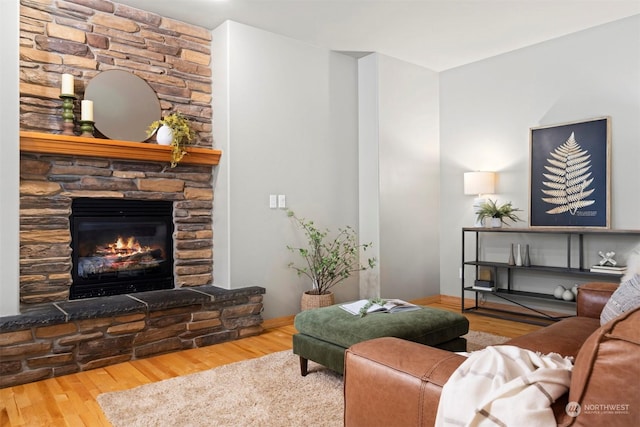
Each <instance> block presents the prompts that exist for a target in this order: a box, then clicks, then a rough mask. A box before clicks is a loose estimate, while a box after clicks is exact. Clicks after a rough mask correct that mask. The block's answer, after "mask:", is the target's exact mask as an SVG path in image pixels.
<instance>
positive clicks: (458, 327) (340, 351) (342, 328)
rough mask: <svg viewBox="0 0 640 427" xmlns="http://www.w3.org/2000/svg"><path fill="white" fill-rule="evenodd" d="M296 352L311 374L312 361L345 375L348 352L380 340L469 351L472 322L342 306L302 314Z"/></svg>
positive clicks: (434, 313) (432, 312) (435, 313)
mask: <svg viewBox="0 0 640 427" xmlns="http://www.w3.org/2000/svg"><path fill="white" fill-rule="evenodd" d="M293 324H294V326H295V328H296V329H297V330H298V333H297V334H295V335H294V336H293V352H294V354H297V355H298V356H300V370H301V373H302V375H303V376H304V375H306V374H307V361H308V360H312V361H314V362H317V363H319V364H321V365H324V366H326V367H327V368H329V369H331V370H332V371H335V372H338V373H340V374H342V373H343V372H344V351H345V349H347V348H348V347H350V346H352V345H353V344H356V343H359V342H361V341H366V340H370V339H373V338H380V337H396V338H402V339H405V340H409V341H415V342H417V343H421V344H426V345H429V346H432V347H438V348H442V349H445V350H451V351H466V349H467V340H465V339H464V338H461V335H464V334H466V333H467V332H469V321H468V320H467V319H466V318H465V317H464V316H462V315H461V314H458V313H453V312H451V311H446V310H439V309H436V308H430V307H423V308H421V309H419V310H414V311H405V312H399V313H369V314H367V315H366V316H364V317H360V316H357V315H355V316H354V315H353V314H350V313H348V312H346V311H345V310H343V309H341V308H340V304H336V305H332V306H330V307H323V308H317V309H313V310H306V311H303V312H301V313H298V314H297V315H296V317H295V319H294V322H293Z"/></svg>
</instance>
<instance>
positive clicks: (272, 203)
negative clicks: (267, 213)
mask: <svg viewBox="0 0 640 427" xmlns="http://www.w3.org/2000/svg"><path fill="white" fill-rule="evenodd" d="M277 207H278V199H277V197H276V195H275V194H269V208H270V209H275V208H277Z"/></svg>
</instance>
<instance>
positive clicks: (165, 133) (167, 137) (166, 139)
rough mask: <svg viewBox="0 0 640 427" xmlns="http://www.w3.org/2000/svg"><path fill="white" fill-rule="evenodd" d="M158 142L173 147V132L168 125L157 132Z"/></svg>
mask: <svg viewBox="0 0 640 427" xmlns="http://www.w3.org/2000/svg"><path fill="white" fill-rule="evenodd" d="M156 141H157V142H158V144H160V145H171V141H173V130H172V129H171V128H170V127H169V126H167V125H162V126H160V127H159V128H158V131H157V132H156Z"/></svg>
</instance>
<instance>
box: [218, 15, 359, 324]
mask: <svg viewBox="0 0 640 427" xmlns="http://www.w3.org/2000/svg"><path fill="white" fill-rule="evenodd" d="M213 40H214V46H213V64H214V66H213V69H214V76H213V77H214V78H213V95H214V99H215V102H214V112H213V114H214V117H213V123H214V125H213V129H214V141H215V146H216V147H217V148H221V149H222V150H223V154H222V158H221V165H220V167H219V170H218V172H217V177H216V187H215V200H214V226H215V230H214V276H215V278H214V283H215V284H216V285H217V286H221V287H229V288H239V287H243V286H249V285H256V286H263V287H265V288H266V295H265V300H264V302H265V311H264V314H263V315H264V317H265V318H273V317H280V316H285V315H290V314H294V313H297V312H298V311H299V309H300V295H301V293H302V292H303V291H304V290H307V289H309V287H310V283H308V281H307V280H305V278H303V277H298V276H297V275H296V274H295V271H293V270H291V269H289V268H287V264H288V263H289V262H290V261H297V260H298V258H296V256H295V255H294V254H291V253H290V252H289V251H287V249H286V245H287V244H289V245H294V246H295V245H300V244H303V243H304V242H303V241H302V240H301V237H302V234H301V233H300V231H299V230H298V229H296V228H295V226H294V224H293V222H292V221H291V219H289V218H287V216H286V215H285V211H284V210H281V209H269V205H268V201H269V195H270V194H284V195H286V197H287V205H288V207H290V208H291V209H292V210H294V211H295V212H296V214H298V215H299V216H302V217H307V218H309V219H313V220H314V221H315V222H316V224H317V225H318V226H320V227H323V228H324V227H326V228H330V229H331V230H334V231H335V230H337V228H338V227H342V226H345V225H350V226H352V227H354V228H356V229H357V228H358V187H357V185H358V184H357V182H358V178H357V176H358V158H357V152H358V147H357V83H356V81H357V63H356V60H355V59H354V58H352V57H349V56H346V55H342V54H339V53H335V52H330V51H328V50H326V49H321V48H317V47H314V46H311V45H308V44H305V43H301V42H299V41H296V40H293V39H289V38H286V37H282V36H279V35H276V34H272V33H268V32H265V31H262V30H259V29H256V28H252V27H249V26H246V25H242V24H238V23H235V22H230V21H228V22H225V23H224V24H223V25H221V26H220V27H218V28H217V29H215V30H214V32H213ZM219 67H222V70H220V69H219ZM225 106H226V107H225ZM221 108H226V110H225V111H224V112H223V111H222V110H221ZM225 195H226V198H227V200H226V201H225V200H224V197H225ZM225 204H226V206H225ZM357 282H358V280H357V277H352V278H350V279H349V280H348V281H346V282H345V283H343V284H341V285H339V289H337V295H336V297H337V300H338V301H344V300H347V299H354V298H356V297H357V295H358V283H357Z"/></svg>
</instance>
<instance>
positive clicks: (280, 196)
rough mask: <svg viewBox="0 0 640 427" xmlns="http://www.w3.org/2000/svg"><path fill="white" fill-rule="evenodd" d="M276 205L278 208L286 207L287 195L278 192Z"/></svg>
mask: <svg viewBox="0 0 640 427" xmlns="http://www.w3.org/2000/svg"><path fill="white" fill-rule="evenodd" d="M278 207H279V208H280V209H284V208H286V207H287V197H286V196H285V195H284V194H278Z"/></svg>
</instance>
